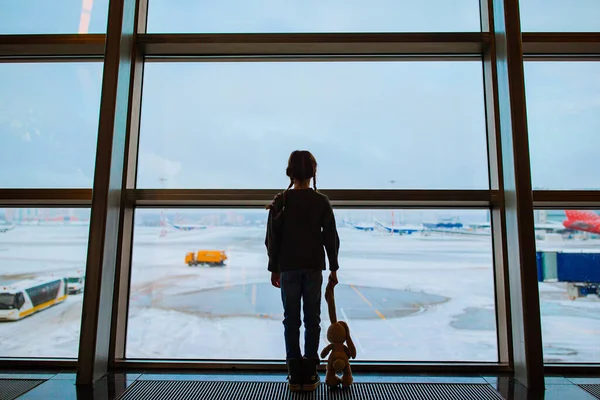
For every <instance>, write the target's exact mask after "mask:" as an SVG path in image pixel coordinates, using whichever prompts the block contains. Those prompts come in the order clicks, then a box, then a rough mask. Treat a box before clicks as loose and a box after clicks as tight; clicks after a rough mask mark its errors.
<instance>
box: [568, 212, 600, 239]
mask: <svg viewBox="0 0 600 400" xmlns="http://www.w3.org/2000/svg"><path fill="white" fill-rule="evenodd" d="M565 214H566V215H567V219H566V220H564V221H563V226H564V227H565V228H567V229H572V230H576V231H583V232H589V233H594V234H596V235H600V215H598V214H596V213H595V212H594V211H589V210H581V211H574V210H573V211H572V210H567V211H565Z"/></svg>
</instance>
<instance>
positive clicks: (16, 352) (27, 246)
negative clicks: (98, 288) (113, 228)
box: [0, 208, 90, 358]
mask: <svg viewBox="0 0 600 400" xmlns="http://www.w3.org/2000/svg"><path fill="white" fill-rule="evenodd" d="M89 217H90V212H89V210H87V209H58V208H7V209H0V337H1V338H2V346H0V357H57V358H76V357H77V352H78V350H79V330H80V327H81V307H82V301H83V294H82V292H83V284H84V279H85V261H86V254H87V241H88V230H89Z"/></svg>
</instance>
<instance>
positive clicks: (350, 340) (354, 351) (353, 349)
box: [338, 321, 356, 358]
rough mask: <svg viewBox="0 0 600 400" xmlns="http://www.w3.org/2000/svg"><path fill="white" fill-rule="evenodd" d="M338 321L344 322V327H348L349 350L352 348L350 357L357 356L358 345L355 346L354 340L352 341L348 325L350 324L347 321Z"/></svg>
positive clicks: (347, 340)
mask: <svg viewBox="0 0 600 400" xmlns="http://www.w3.org/2000/svg"><path fill="white" fill-rule="evenodd" d="M338 323H340V324H342V325H343V326H344V328H345V329H346V343H348V350H350V357H352V358H356V347H354V342H353V341H352V338H351V337H350V328H349V327H348V324H347V323H345V322H344V321H338Z"/></svg>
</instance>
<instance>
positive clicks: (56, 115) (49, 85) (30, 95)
mask: <svg viewBox="0 0 600 400" xmlns="http://www.w3.org/2000/svg"><path fill="white" fill-rule="evenodd" d="M101 81H102V64H101V63H94V62H89V63H23V64H21V63H5V64H0V87H1V88H2V90H1V91H0V140H1V143H2V157H0V171H2V173H0V187H4V188H32V187H34V188H91V187H92V180H93V175H94V159H95V155H96V139H97V135H98V132H97V131H98V113H99V108H100V86H101Z"/></svg>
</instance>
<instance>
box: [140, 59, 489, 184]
mask: <svg viewBox="0 0 600 400" xmlns="http://www.w3.org/2000/svg"><path fill="white" fill-rule="evenodd" d="M482 83H483V81H482V67H481V63H480V62H346V63H343V62H297V63H294V62H262V63H261V62H249V63H248V62H231V63H227V62H225V63H221V62H217V63H215V62H207V63H187V62H181V63H154V62H153V63H148V64H147V65H146V68H145V77H144V92H143V102H142V107H143V108H142V123H141V133H140V134H141V138H140V155H139V168H138V187H140V188H215V189H222V188H238V189H251V188H281V187H285V186H287V184H288V181H287V178H286V176H285V173H284V172H285V166H286V163H287V157H288V155H289V154H290V152H291V151H292V150H296V149H298V148H308V149H310V150H311V151H312V152H313V153H314V154H315V156H316V158H317V161H318V162H319V163H320V164H319V165H320V166H321V167H322V169H321V171H322V172H320V173H319V174H318V184H319V186H320V187H323V188H328V189H330V188H335V189H340V188H341V189H391V188H405V189H485V188H488V164H487V144H486V131H485V129H486V122H485V112H484V102H483V84H482Z"/></svg>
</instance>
